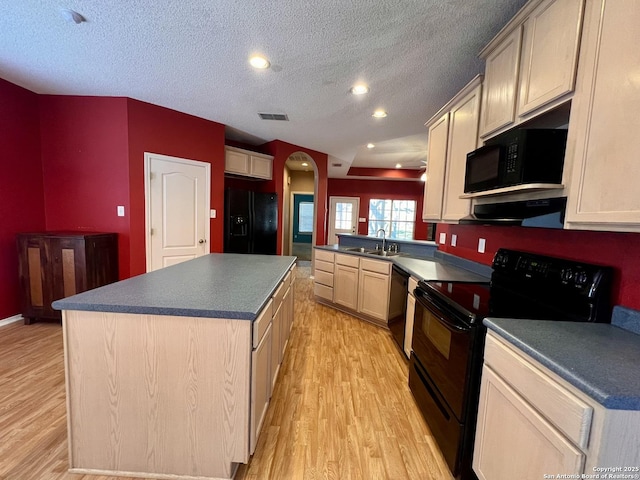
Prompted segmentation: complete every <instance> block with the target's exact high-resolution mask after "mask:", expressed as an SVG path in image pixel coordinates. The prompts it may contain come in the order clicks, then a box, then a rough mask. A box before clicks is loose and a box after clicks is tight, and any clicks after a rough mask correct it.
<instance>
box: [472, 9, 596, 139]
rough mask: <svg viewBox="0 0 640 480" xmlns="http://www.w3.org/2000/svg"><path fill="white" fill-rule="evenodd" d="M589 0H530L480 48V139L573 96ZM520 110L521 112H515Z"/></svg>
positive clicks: (550, 108) (499, 131) (553, 106)
mask: <svg viewBox="0 0 640 480" xmlns="http://www.w3.org/2000/svg"><path fill="white" fill-rule="evenodd" d="M583 6H584V0H531V1H529V2H528V3H527V4H526V5H525V6H524V7H523V8H522V9H521V10H520V11H519V12H518V13H517V14H516V16H515V17H514V18H513V19H512V20H511V21H510V22H509V23H508V24H507V25H506V26H505V27H504V28H503V29H502V30H501V31H500V33H499V34H498V35H497V36H496V37H495V38H494V39H493V40H492V41H491V42H490V43H489V44H488V45H487V46H486V47H485V48H484V49H483V50H482V51H481V52H480V57H481V58H483V59H485V61H486V66H485V77H484V87H483V93H482V114H481V121H480V137H482V138H484V139H487V138H488V137H491V136H494V135H497V134H498V133H501V132H503V131H505V130H507V129H509V128H511V127H513V126H516V125H518V124H520V123H521V122H525V121H529V120H531V119H533V118H534V117H537V116H539V115H541V114H543V113H546V112H548V111H549V110H552V109H554V108H555V107H557V106H559V105H561V104H562V103H565V102H567V101H568V100H569V99H570V98H571V93H572V92H573V90H574V86H575V79H576V65H577V59H578V52H579V49H580V37H581V33H582V16H583ZM516 113H517V115H516Z"/></svg>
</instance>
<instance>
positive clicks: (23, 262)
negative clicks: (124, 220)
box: [17, 232, 118, 325]
mask: <svg viewBox="0 0 640 480" xmlns="http://www.w3.org/2000/svg"><path fill="white" fill-rule="evenodd" d="M17 244H18V274H19V278H20V286H21V293H22V315H23V317H24V323H25V324H27V325H28V324H30V323H31V322H32V321H33V320H35V319H41V318H44V319H56V320H60V319H61V318H62V314H61V312H60V311H58V310H55V309H54V308H53V307H51V303H52V302H54V301H56V300H60V299H61V298H64V297H70V296H71V295H75V294H76V293H81V292H84V291H86V290H91V289H93V288H97V287H101V286H103V285H107V284H109V283H113V282H117V281H118V236H117V234H115V233H81V232H47V233H20V234H18V235H17Z"/></svg>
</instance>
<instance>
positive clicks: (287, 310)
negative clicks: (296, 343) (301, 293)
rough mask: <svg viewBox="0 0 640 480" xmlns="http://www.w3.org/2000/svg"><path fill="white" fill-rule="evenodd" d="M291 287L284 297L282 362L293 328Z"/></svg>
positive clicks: (281, 343)
mask: <svg viewBox="0 0 640 480" xmlns="http://www.w3.org/2000/svg"><path fill="white" fill-rule="evenodd" d="M290 303H291V287H289V288H287V291H286V292H285V294H284V297H282V326H281V327H280V363H282V359H283V358H284V352H285V349H286V348H287V341H288V340H289V331H290V329H291V307H290Z"/></svg>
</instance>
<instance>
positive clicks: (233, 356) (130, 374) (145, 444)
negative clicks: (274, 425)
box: [63, 310, 252, 479]
mask: <svg viewBox="0 0 640 480" xmlns="http://www.w3.org/2000/svg"><path fill="white" fill-rule="evenodd" d="M251 329H252V322H250V321H243V320H231V319H215V318H194V317H176V316H168V315H166V316H163V315H136V314H125V313H103V312H85V311H82V312H80V311H71V310H66V311H64V312H63V332H64V344H65V349H64V351H65V371H66V381H67V384H66V386H67V418H68V433H69V436H68V438H69V467H70V471H71V472H73V473H84V474H98V475H113V476H137V477H147V478H172V479H186V478H199V479H200V478H201V479H214V478H215V479H221V478H224V479H230V478H232V477H233V475H234V473H235V470H236V468H237V463H247V462H248V460H249V445H250V444H249V405H250V374H251V365H250V363H251ZM230 346H233V347H234V348H230ZM141 379H142V380H141ZM223 385H224V388H222V386H223ZM185 472H188V474H185Z"/></svg>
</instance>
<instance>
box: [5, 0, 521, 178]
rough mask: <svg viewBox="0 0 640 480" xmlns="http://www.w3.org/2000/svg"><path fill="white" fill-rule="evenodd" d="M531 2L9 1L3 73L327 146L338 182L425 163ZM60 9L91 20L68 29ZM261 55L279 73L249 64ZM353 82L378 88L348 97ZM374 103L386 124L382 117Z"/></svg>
mask: <svg viewBox="0 0 640 480" xmlns="http://www.w3.org/2000/svg"><path fill="white" fill-rule="evenodd" d="M524 3H525V2H524V0H472V1H471V0H403V1H401V2H398V1H391V0H379V1H364V0H352V1H347V0H316V1H307V0H302V1H301V0H278V1H275V0H274V1H265V0H259V1H258V0H240V1H228V0H218V1H215V0H184V1H175V0H174V1H169V0H128V1H126V2H125V1H95V0H68V1H66V2H65V1H64V0H63V1H51V0H19V1H16V0H0V5H1V6H2V15H0V77H2V78H5V79H7V80H9V81H11V82H14V83H17V84H19V85H22V86H24V87H26V88H28V89H30V90H33V91H35V92H38V93H46V94H63V95H103V96H127V97H131V98H135V99H138V100H142V101H145V102H150V103H154V104H157V105H162V106H165V107H168V108H172V109H175V110H178V111H181V112H186V113H190V114H192V115H196V116H199V117H203V118H207V119H210V120H214V121H216V122H220V123H223V124H225V125H227V126H228V128H227V136H228V137H229V138H232V139H235V140H240V141H245V142H249V143H254V144H258V143H263V142H266V141H270V140H273V139H276V138H277V139H281V140H284V141H286V142H290V143H293V144H297V145H301V146H304V147H308V148H311V149H314V150H318V151H321V152H325V153H328V154H329V156H330V157H329V173H330V176H343V175H345V174H346V171H347V170H348V167H349V166H350V165H351V164H353V166H358V167H393V166H394V165H395V164H396V163H398V162H400V163H402V164H403V165H404V166H405V167H413V168H418V167H419V166H420V165H421V164H420V160H424V159H425V156H426V154H425V152H426V132H425V128H424V122H425V121H426V120H427V119H428V118H429V117H430V116H432V115H433V114H434V113H435V112H436V111H437V110H438V109H439V108H440V107H441V106H442V105H443V104H444V103H445V102H447V101H448V100H449V98H450V97H452V96H453V95H454V94H455V93H456V92H457V91H458V90H459V89H460V88H461V87H463V86H464V85H465V84H466V83H467V82H468V81H469V80H471V78H472V77H473V76H475V75H476V74H477V73H480V72H481V71H482V62H481V61H480V60H479V59H478V58H477V56H476V55H477V53H478V51H479V50H480V49H481V48H482V47H483V46H484V45H485V44H486V43H487V42H488V41H489V40H490V39H491V38H492V37H493V36H494V35H495V34H496V33H497V32H498V31H499V29H500V28H501V27H502V26H503V25H504V24H505V23H506V22H507V21H508V20H509V18H510V17H511V16H512V15H513V14H514V13H515V12H516V11H517V10H518V9H519V8H520V7H521V6H522V5H523V4H524ZM60 7H65V8H71V9H73V10H76V11H78V12H80V13H81V14H82V15H83V16H84V17H86V19H87V23H83V24H80V25H75V24H70V23H67V22H66V21H65V20H63V18H62V17H61V15H60V14H59V9H60ZM256 52H258V53H262V54H264V55H266V56H267V57H268V58H269V60H270V61H271V64H272V66H271V68H270V69H268V70H265V71H256V70H253V69H252V68H251V67H250V66H249V64H248V63H247V58H248V56H249V55H250V54H251V53H256ZM356 82H365V83H367V84H368V85H370V87H371V92H370V93H369V94H367V95H364V96H361V97H355V96H353V95H350V94H349V93H348V90H349V88H350V87H351V86H352V85H353V84H354V83H356ZM377 108H382V109H385V110H387V111H388V112H389V116H388V117H387V118H384V119H374V118H372V117H371V113H372V112H373V110H375V109H377ZM258 112H268V113H286V114H287V115H288V116H289V119H290V121H289V122H278V121H265V120H261V119H259V117H258V115H257V114H258ZM369 142H372V143H374V144H376V148H374V149H372V150H368V149H367V148H365V145H366V144H367V143H369ZM332 163H342V164H343V167H341V168H333V167H331V164H332Z"/></svg>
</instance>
